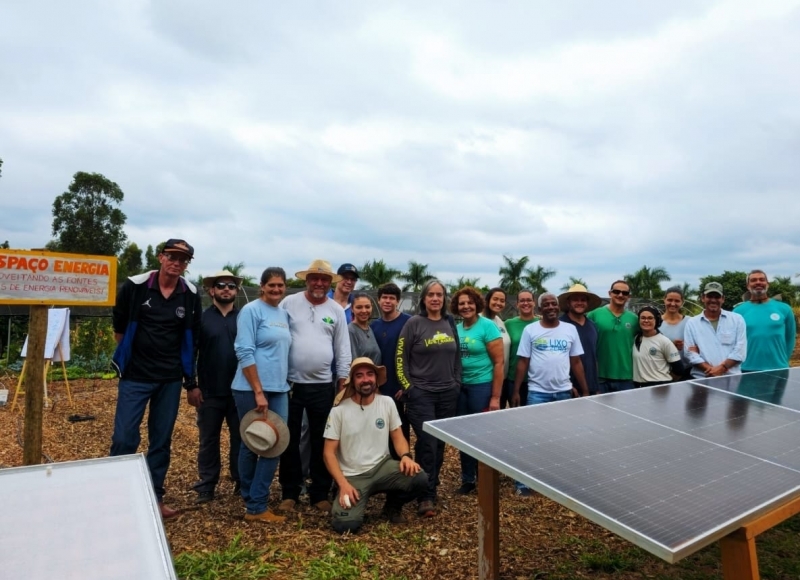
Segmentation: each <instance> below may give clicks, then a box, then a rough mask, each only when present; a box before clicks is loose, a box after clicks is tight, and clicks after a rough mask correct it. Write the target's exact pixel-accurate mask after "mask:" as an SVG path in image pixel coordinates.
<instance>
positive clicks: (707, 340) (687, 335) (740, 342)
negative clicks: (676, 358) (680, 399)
mask: <svg viewBox="0 0 800 580" xmlns="http://www.w3.org/2000/svg"><path fill="white" fill-rule="evenodd" d="M700 299H701V301H702V302H703V307H704V308H703V312H701V313H700V314H698V315H697V316H693V317H692V318H690V319H689V321H688V322H687V323H686V330H685V332H684V337H683V352H684V354H685V355H686V358H687V360H688V361H689V362H690V363H691V364H692V376H693V377H695V378H703V377H720V376H722V375H735V374H740V373H741V372H742V369H741V364H742V361H743V360H744V359H745V358H746V357H747V330H746V326H745V322H744V318H742V317H741V315H739V314H736V313H735V312H728V311H727V310H723V309H722V303H723V301H724V300H725V296H724V292H723V289H722V284H720V283H719V282H709V283H708V284H706V285H705V287H704V288H703V295H702V297H701V298H700Z"/></svg>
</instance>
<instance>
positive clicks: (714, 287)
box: [703, 282, 725, 296]
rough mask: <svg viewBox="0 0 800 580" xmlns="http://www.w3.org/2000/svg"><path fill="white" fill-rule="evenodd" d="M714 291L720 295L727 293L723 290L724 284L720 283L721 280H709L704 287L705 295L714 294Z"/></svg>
mask: <svg viewBox="0 0 800 580" xmlns="http://www.w3.org/2000/svg"><path fill="white" fill-rule="evenodd" d="M714 293H717V294H719V295H720V296H724V295H725V292H723V291H722V284H720V283H719V282H709V283H708V284H706V285H705V287H704V288H703V296H705V295H706V294H714Z"/></svg>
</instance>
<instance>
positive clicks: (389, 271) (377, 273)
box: [359, 260, 401, 289]
mask: <svg viewBox="0 0 800 580" xmlns="http://www.w3.org/2000/svg"><path fill="white" fill-rule="evenodd" d="M359 274H360V275H361V280H362V282H363V284H364V286H363V288H373V289H375V288H378V287H380V286H383V285H384V284H388V283H389V282H392V281H393V280H394V279H395V278H397V277H398V276H399V275H400V274H401V272H400V270H396V269H395V268H390V267H389V266H387V265H386V263H385V262H384V261H383V260H372V261H371V262H369V261H368V262H366V263H365V264H364V265H363V266H362V267H361V271H360V272H359Z"/></svg>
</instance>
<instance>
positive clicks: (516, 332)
mask: <svg viewBox="0 0 800 580" xmlns="http://www.w3.org/2000/svg"><path fill="white" fill-rule="evenodd" d="M534 305H535V302H534V296H533V292H531V291H530V290H520V291H519V294H517V312H519V316H515V317H514V318H509V319H508V320H506V331H508V337H509V339H511V349H510V354H509V357H508V372H507V373H506V380H505V384H504V385H503V394H502V395H501V398H500V408H501V409H505V406H506V403H509V404H510V403H511V395H513V394H514V378H515V377H516V373H517V349H519V341H520V339H521V338H522V331H523V330H525V327H526V326H528V325H529V324H532V323H534V322H536V321H537V320H539V317H538V316H534V314H533V310H534ZM519 397H520V398H519V400H520V405H525V403H526V401H527V400H528V381H527V380H523V381H522V385H521V386H520V388H519Z"/></svg>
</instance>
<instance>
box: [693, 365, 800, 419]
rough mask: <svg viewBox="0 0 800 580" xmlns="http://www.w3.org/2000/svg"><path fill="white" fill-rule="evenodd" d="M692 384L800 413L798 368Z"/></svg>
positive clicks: (703, 380)
mask: <svg viewBox="0 0 800 580" xmlns="http://www.w3.org/2000/svg"><path fill="white" fill-rule="evenodd" d="M693 382H695V383H696V384H699V385H707V386H709V387H713V388H715V389H722V390H725V391H728V392H731V393H736V394H737V395H741V396H743V397H749V398H752V399H757V400H759V401H764V402H765V403H772V404H773V405H780V406H782V407H787V408H789V409H794V410H795V411H800V367H797V368H792V369H783V370H775V371H766V372H761V373H744V374H741V375H732V376H725V377H718V378H713V379H696V380H694V381H693ZM792 385H794V388H792V387H791V386H792Z"/></svg>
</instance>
